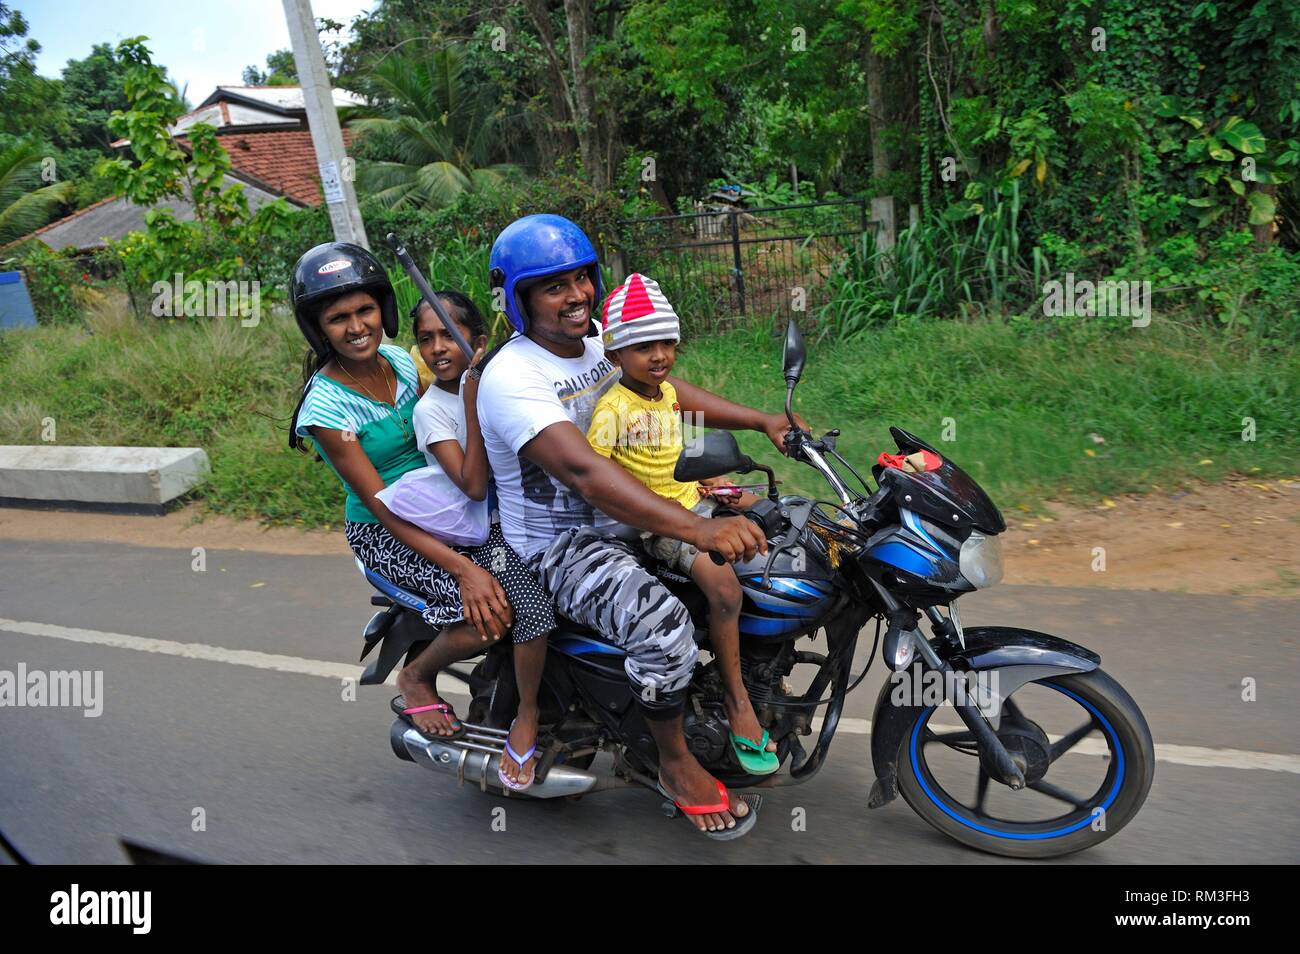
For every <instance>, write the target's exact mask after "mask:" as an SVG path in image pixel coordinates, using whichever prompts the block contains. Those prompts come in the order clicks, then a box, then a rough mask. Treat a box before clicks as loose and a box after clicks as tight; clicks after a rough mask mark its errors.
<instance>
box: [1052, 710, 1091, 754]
mask: <svg viewBox="0 0 1300 954" xmlns="http://www.w3.org/2000/svg"><path fill="white" fill-rule="evenodd" d="M1096 728H1097V722H1096V720H1095V719H1090V720H1089V721H1088V722H1086V723H1084V724H1083V725H1081V726H1079V727H1078V728H1077V729H1074V730H1072V731H1071V732H1068V733H1067V734H1065V735H1063V736H1061V738H1060V739H1058V740H1057V741H1055V742H1053V743H1052V748H1051V750H1050V751H1049V753H1048V761H1049V762H1055V761H1056V760H1057V759H1059V758H1060V757H1061V756H1062V755H1064V754H1065V753H1066V752H1068V751H1070V749H1072V748H1074V747H1075V746H1076V745H1078V744H1079V743H1080V742H1081V741H1082V740H1083V739H1084V737H1085V736H1087V735H1088V734H1089V733H1091V732H1092V731H1093V730H1094V729H1096Z"/></svg>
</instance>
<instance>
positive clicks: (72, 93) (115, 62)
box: [56, 43, 129, 153]
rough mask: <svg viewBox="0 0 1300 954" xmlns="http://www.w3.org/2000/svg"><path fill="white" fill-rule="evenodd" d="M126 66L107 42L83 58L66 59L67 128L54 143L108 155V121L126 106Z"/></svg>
mask: <svg viewBox="0 0 1300 954" xmlns="http://www.w3.org/2000/svg"><path fill="white" fill-rule="evenodd" d="M128 66H129V64H127V63H126V62H124V61H123V60H122V59H120V58H119V57H118V56H117V54H116V53H115V52H114V51H113V47H112V46H111V45H110V44H108V43H96V44H95V45H94V46H93V47H92V48H91V51H90V55H89V56H87V57H86V58H85V59H81V60H68V64H67V65H66V66H65V67H64V68H63V89H62V96H63V103H64V108H65V109H66V110H67V115H68V126H69V129H68V132H67V134H66V135H64V136H62V137H61V138H59V139H57V140H56V143H57V145H59V146H60V147H62V148H81V149H97V150H99V151H100V152H102V153H111V152H112V149H111V147H110V143H112V141H113V138H114V137H113V135H112V133H111V132H110V131H109V128H108V120H109V117H110V116H112V115H113V112H114V111H115V110H124V109H126V108H127V106H128V104H129V101H128V99H127V95H126V77H127V69H128Z"/></svg>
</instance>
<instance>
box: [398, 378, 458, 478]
mask: <svg viewBox="0 0 1300 954" xmlns="http://www.w3.org/2000/svg"><path fill="white" fill-rule="evenodd" d="M464 384H465V381H464V379H463V378H462V379H461V382H460V385H461V387H462V388H463V387H464ZM461 402H462V398H461V396H460V394H459V393H456V394H450V393H448V392H446V391H444V390H443V389H442V388H440V387H438V385H437V384H436V383H434V384H431V385H429V390H427V391H425V392H424V394H422V395H421V396H420V400H419V401H417V402H416V405H415V410H414V411H412V412H411V423H412V425H414V427H415V443H416V444H417V445H419V448H420V450H421V451H422V452H423V454H424V459H425V460H426V461H428V463H429V466H430V467H437V468H438V469H439V471H441V470H442V466H441V465H440V464H439V463H438V458H436V457H434V456H433V454H432V453H430V451H429V445H430V444H437V443H438V442H440V441H458V442H459V443H460V449H461V450H464V449H465V443H466V441H467V439H468V430H467V429H466V426H465V406H464V404H462V403H461Z"/></svg>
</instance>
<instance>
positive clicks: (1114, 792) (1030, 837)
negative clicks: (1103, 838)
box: [908, 682, 1124, 841]
mask: <svg viewBox="0 0 1300 954" xmlns="http://www.w3.org/2000/svg"><path fill="white" fill-rule="evenodd" d="M1034 685H1036V686H1047V687H1048V688H1050V689H1055V690H1056V691H1057V692H1063V693H1065V694H1066V695H1067V696H1069V697H1070V698H1071V699H1073V700H1074V701H1075V702H1077V703H1079V705H1081V706H1083V707H1084V708H1085V709H1087V710H1088V711H1089V712H1091V713H1092V714H1093V715H1094V716H1095V717H1096V718H1097V721H1099V722H1100V723H1101V725H1102V728H1103V729H1104V730H1105V732H1106V734H1107V735H1109V736H1110V739H1111V742H1112V743H1113V746H1112V749H1111V751H1112V752H1114V754H1115V782H1114V784H1113V785H1111V788H1110V791H1109V792H1107V793H1106V798H1105V799H1104V800H1103V801H1102V803H1101V804H1100V805H1098V806H1097V808H1100V809H1101V810H1102V811H1103V812H1104V811H1106V810H1107V809H1109V808H1110V806H1111V805H1112V804H1113V803H1114V801H1115V798H1116V796H1118V795H1119V790H1120V786H1121V785H1123V783H1124V746H1123V745H1121V744H1120V741H1119V734H1118V733H1116V731H1115V729H1114V728H1113V727H1112V726H1111V724H1110V723H1109V722H1108V721H1106V717H1105V716H1104V715H1102V714H1101V713H1100V712H1098V711H1097V710H1096V709H1095V708H1094V707H1093V705H1092V703H1090V702H1088V701H1087V700H1086V699H1082V698H1080V697H1079V696H1077V695H1075V694H1074V693H1073V692H1071V691H1070V690H1069V689H1066V688H1065V687H1064V686H1058V685H1055V684H1054V683H1050V682H1036V683H1034ZM934 709H935V706H928V707H926V709H925V710H923V711H922V713H921V715H920V716H918V717H917V720H916V724H915V725H914V726H912V737H911V740H910V741H909V745H908V752H909V757H910V758H911V760H912V774H914V775H915V776H916V780H917V781H918V782H920V783H921V790H922V791H923V792H925V795H926V797H927V798H929V799H930V801H932V802H934V804H935V805H937V806H938V807H939V810H940V811H942V812H943V813H944V814H945V815H947V816H948V817H949V818H951V819H953V821H957V822H960V823H961V824H963V825H965V826H966V827H967V828H973V829H974V830H975V831H978V832H982V833H983V834H986V835H993V836H994V837H996V838H1009V839H1012V840H1015V841H1038V840H1041V839H1043V838H1059V837H1061V836H1062V835H1069V834H1071V833H1072V832H1076V831H1079V830H1080V829H1082V828H1087V827H1088V825H1090V824H1091V823H1092V817H1093V816H1092V812H1093V811H1096V808H1094V809H1091V810H1090V811H1089V813H1088V817H1086V818H1081V819H1080V820H1079V821H1078V822H1076V823H1075V824H1073V825H1069V826H1067V827H1065V828H1058V829H1056V830H1054V831H1039V832H1023V833H1013V832H1007V831H999V830H998V829H996V828H990V827H988V826H987V825H981V824H979V823H978V822H973V821H971V820H970V819H969V818H964V817H962V816H961V815H959V814H957V813H956V812H955V811H953V810H952V808H950V807H949V806H948V805H946V804H945V803H944V802H943V801H941V800H940V799H939V798H938V797H937V796H936V795H935V794H934V792H932V791H931V790H930V786H929V784H927V783H926V780H925V777H924V775H923V774H922V772H921V770H920V766H919V765H918V763H917V751H916V743H917V738H918V737H919V736H920V734H921V726H923V725H924V724H925V723H926V721H927V718H926V717H927V716H929V714H930V713H931V712H933V711H934ZM1030 824H1032V823H1030Z"/></svg>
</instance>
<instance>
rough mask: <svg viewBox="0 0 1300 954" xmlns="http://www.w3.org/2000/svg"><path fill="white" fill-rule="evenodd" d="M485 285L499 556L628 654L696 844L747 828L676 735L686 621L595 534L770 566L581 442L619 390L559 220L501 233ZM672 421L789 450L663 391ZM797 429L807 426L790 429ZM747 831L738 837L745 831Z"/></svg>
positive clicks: (690, 652) (486, 409)
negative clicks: (676, 415) (644, 539)
mask: <svg viewBox="0 0 1300 954" xmlns="http://www.w3.org/2000/svg"><path fill="white" fill-rule="evenodd" d="M490 268H491V277H492V284H493V286H494V289H499V290H500V292H499V293H500V294H503V296H504V309H505V313H506V316H507V318H508V319H509V321H510V324H511V326H512V327H513V328H514V329H515V334H513V335H512V336H511V337H510V338H509V339H508V340H507V341H505V342H504V343H503V344H501V345H500V346H498V348H497V349H496V350H495V351H494V352H493V353H492V355H491V356H490V357H489V359H488V360H487V361H486V362H485V363H486V367H485V368H484V369H483V371H482V381H481V384H480V389H479V398H478V412H479V419H480V421H481V422H482V428H483V438H484V442H485V444H486V447H487V452H488V459H489V461H490V463H491V466H492V472H493V475H494V477H495V480H496V485H497V494H498V498H499V505H500V514H501V525H502V529H503V530H504V532H505V536H506V539H507V541H508V542H509V543H510V545H511V546H512V547H513V548H514V549H515V550H516V552H518V553H519V555H520V556H521V557H522V558H523V559H524V560H525V562H526V563H527V564H528V565H529V566H530V567H531V568H532V569H534V570H535V571H536V572H538V573H539V575H540V578H541V582H542V585H543V587H544V588H545V589H546V591H547V592H548V594H549V595H551V596H552V597H553V598H554V599H555V602H556V610H557V611H558V612H559V613H561V614H563V615H565V616H567V617H569V618H570V619H572V620H575V621H576V622H579V623H582V624H584V625H587V626H590V627H592V628H593V629H595V630H597V631H598V632H600V633H601V634H602V636H603V637H604V638H606V639H608V640H609V641H611V642H613V643H614V644H616V645H618V646H620V647H621V648H622V649H624V650H625V651H626V653H627V659H626V664H625V671H626V673H627V676H628V678H629V680H630V681H631V683H632V685H633V688H634V689H635V691H636V693H637V697H638V699H639V700H640V705H641V707H642V710H643V714H644V716H645V718H646V722H647V723H648V725H649V727H650V732H651V734H652V736H653V737H654V741H655V744H656V746H657V748H658V751H659V765H660V779H659V781H660V784H661V785H662V787H663V789H664V790H665V791H666V792H667V793H668V794H669V795H670V796H671V797H672V798H673V800H674V801H676V802H678V803H679V804H680V805H683V806H690V807H697V808H698V807H699V806H711V807H712V806H714V803H716V807H714V810H712V811H708V812H704V813H701V814H693V813H689V812H688V817H690V818H691V820H692V821H693V822H694V824H695V825H696V827H698V828H699V829H700V830H701V831H706V832H710V831H714V832H717V831H725V830H728V829H734V828H735V827H736V826H737V824H738V821H740V820H743V819H745V817H746V815H749V814H751V813H750V810H749V805H748V804H747V803H745V802H743V801H742V800H741V799H739V798H737V797H736V796H734V795H732V794H730V793H727V797H726V800H725V801H719V794H720V790H722V791H725V789H722V787H721V785H720V783H719V782H718V781H717V780H716V779H714V778H713V777H712V776H711V775H710V774H709V773H708V772H707V771H705V770H704V768H703V767H701V766H700V764H699V762H698V761H697V760H696V759H695V757H694V756H693V755H692V754H691V752H690V751H689V750H688V748H687V746H686V741H685V738H684V736H683V734H682V725H683V705H684V699H685V688H686V686H687V684H688V682H689V680H690V677H691V673H692V670H693V668H694V665H695V661H696V657H697V655H698V650H697V648H696V645H695V639H694V627H693V625H692V623H691V618H690V614H689V613H688V612H687V610H686V608H685V607H684V606H683V605H682V604H681V602H680V601H679V600H677V598H676V597H675V596H673V595H672V593H670V592H669V591H668V589H667V588H666V587H664V585H663V584H662V583H661V582H660V581H659V580H658V579H657V578H656V577H655V576H653V575H652V574H650V573H649V572H647V571H646V569H644V567H642V566H641V563H640V561H641V551H640V550H639V548H636V547H633V546H631V545H629V544H627V543H624V542H622V541H621V540H619V539H616V538H614V537H612V536H610V535H608V534H606V533H604V532H602V530H603V529H605V528H607V527H609V526H611V525H612V524H613V523H615V522H617V523H621V524H624V525H627V526H631V527H635V528H637V529H639V530H648V531H651V532H653V533H656V534H660V535H663V536H670V537H674V538H677V539H681V540H685V541H686V542H688V543H691V544H693V545H694V546H696V547H698V548H699V549H700V550H706V551H712V552H715V553H719V554H721V555H722V556H723V557H725V558H726V559H728V560H732V561H734V560H737V559H742V558H752V557H753V556H754V554H755V553H757V552H766V549H767V541H766V539H765V538H764V536H763V534H762V532H761V531H760V530H759V529H758V528H757V527H756V526H755V525H754V524H753V523H751V522H750V521H747V520H745V519H743V518H739V517H733V518H723V519H716V520H715V519H706V518H703V517H699V516H697V515H695V514H693V513H691V512H690V511H688V510H686V509H685V508H683V507H682V506H680V505H679V504H677V503H676V502H674V501H670V500H666V499H665V498H663V497H660V496H659V495H657V494H655V493H654V492H652V491H650V490H649V489H647V488H646V487H645V486H644V485H643V484H641V483H640V482H639V481H637V480H636V479H635V478H633V477H632V476H631V475H630V474H628V473H627V471H625V470H624V469H623V468H621V467H619V466H618V465H617V464H615V463H613V462H611V461H609V460H607V459H605V458H603V457H601V456H600V455H599V454H597V453H596V452H595V451H593V450H592V449H591V447H590V445H589V444H588V443H587V440H586V436H585V435H586V432H587V430H588V427H589V426H590V423H591V415H592V410H593V409H594V407H595V405H596V402H597V401H598V399H599V398H600V396H601V395H602V394H603V393H604V391H605V390H606V389H607V388H609V387H610V386H612V385H613V384H614V383H615V382H616V381H617V379H618V374H617V371H616V369H615V368H614V366H613V364H612V363H611V362H610V361H609V360H608V359H607V358H606V357H605V354H604V349H603V347H602V345H601V343H600V339H599V337H598V336H597V333H596V328H597V325H596V323H595V321H594V314H595V309H596V306H597V304H598V303H599V302H600V300H601V297H602V294H601V291H602V290H601V278H600V269H599V263H598V261H597V255H596V251H595V248H594V247H593V246H592V244H591V241H590V240H589V239H588V238H587V236H586V235H585V234H584V233H583V231H582V230H581V229H580V228H579V227H578V226H577V225H575V224H574V223H572V222H570V221H569V220H568V219H565V218H563V217H561V216H558V215H531V216H526V217H524V218H522V219H519V220H517V221H515V222H513V223H511V224H510V225H509V226H507V227H506V228H505V229H504V230H503V231H502V232H501V234H500V236H498V238H497V240H496V242H495V244H494V245H493V247H492V254H491V258H490ZM670 380H671V383H672V384H673V385H674V386H675V387H676V390H677V395H678V399H679V403H680V405H681V410H682V411H683V412H684V413H691V414H695V415H700V416H702V417H703V419H704V420H705V421H706V422H707V424H708V426H710V427H713V428H728V429H748V430H755V431H760V432H762V433H764V434H766V435H767V436H768V438H769V439H770V440H771V441H772V443H773V444H774V445H775V446H776V447H777V449H778V450H782V451H783V449H784V438H785V435H786V432H787V431H788V430H789V421H788V419H787V418H786V416H785V415H784V414H779V413H778V414H765V413H763V412H761V411H758V410H755V409H753V408H748V407H744V406H742V405H738V404H734V403H732V402H730V401H727V400H725V399H723V398H721V397H718V396H717V395H715V394H711V393H710V392H708V391H706V390H704V389H703V388H699V387H695V386H692V385H690V384H688V383H686V382H684V381H679V380H677V379H675V378H670ZM800 423H802V422H800ZM752 823H753V819H752V818H751V819H750V820H749V821H748V822H747V823H746V822H743V821H742V822H741V824H742V825H743V826H744V827H749V825H752Z"/></svg>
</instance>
